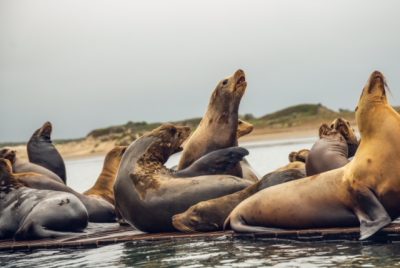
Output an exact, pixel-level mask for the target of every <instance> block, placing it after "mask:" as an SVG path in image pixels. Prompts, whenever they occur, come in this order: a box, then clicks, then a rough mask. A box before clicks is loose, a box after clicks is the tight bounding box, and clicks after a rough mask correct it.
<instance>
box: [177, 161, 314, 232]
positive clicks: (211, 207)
mask: <svg viewBox="0 0 400 268" xmlns="http://www.w3.org/2000/svg"><path fill="white" fill-rule="evenodd" d="M305 176H306V174H305V172H304V171H302V170H298V169H288V170H284V171H278V172H271V173H269V174H267V175H265V176H264V177H263V178H262V179H261V180H260V181H259V182H257V183H255V184H253V185H250V186H249V187H247V188H245V189H243V190H241V191H238V192H236V193H233V194H229V195H226V196H222V197H218V198H214V199H210V200H206V201H202V202H200V203H197V204H195V205H193V206H191V207H190V208H189V209H188V210H186V211H185V212H183V213H180V214H176V215H175V216H174V217H173V218H172V224H173V225H174V227H175V228H176V229H178V230H179V231H181V232H212V231H219V230H222V227H223V225H224V221H225V219H226V217H227V216H228V215H229V213H231V211H232V210H233V209H234V208H235V207H236V206H237V205H238V204H239V203H240V202H242V201H243V200H245V199H246V198H248V197H249V196H251V195H253V194H255V193H256V192H258V191H260V190H262V189H265V188H267V187H271V186H274V185H277V184H280V183H284V182H288V181H291V180H297V179H300V178H304V177H305Z"/></svg>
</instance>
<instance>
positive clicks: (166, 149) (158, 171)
mask: <svg viewBox="0 0 400 268" xmlns="http://www.w3.org/2000/svg"><path fill="white" fill-rule="evenodd" d="M188 136H189V128H188V127H180V126H174V125H171V124H164V125H161V126H160V127H158V128H156V129H154V130H153V131H151V132H150V133H147V134H145V135H143V136H142V137H140V138H139V139H137V140H136V141H134V142H133V143H132V144H131V145H130V146H129V147H128V149H127V150H126V151H125V154H124V156H123V157H122V160H121V165H120V168H119V171H118V175H117V179H116V181H115V184H114V193H115V204H116V209H117V210H119V212H120V213H121V215H122V217H123V218H124V219H125V220H126V221H127V222H128V223H129V224H131V225H133V226H135V227H136V228H138V229H139V230H141V231H145V232H166V231H174V230H175V229H174V227H173V226H172V216H173V215H175V214H178V213H181V212H183V211H185V210H186V209H188V208H189V207H190V206H192V205H193V204H196V203H198V202H200V201H203V200H208V199H212V198H216V197H219V196H223V195H227V194H231V193H234V192H237V191H240V190H242V189H244V188H245V187H247V186H249V185H250V182H248V181H246V180H243V179H241V178H237V177H233V176H230V175H207V176H198V177H192V178H174V177H173V173H174V172H175V171H173V170H170V169H167V168H166V167H165V166H164V163H165V162H166V161H167V160H168V158H169V156H170V155H171V154H173V153H176V152H178V151H180V150H182V148H181V145H182V143H183V141H184V140H185V139H186V138H187V137H188Z"/></svg>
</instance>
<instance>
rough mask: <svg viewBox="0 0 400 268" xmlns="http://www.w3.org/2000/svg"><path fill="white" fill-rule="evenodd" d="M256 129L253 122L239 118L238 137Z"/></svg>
mask: <svg viewBox="0 0 400 268" xmlns="http://www.w3.org/2000/svg"><path fill="white" fill-rule="evenodd" d="M253 129H254V126H253V124H251V123H249V122H246V121H244V120H241V119H239V120H238V127H237V131H236V137H237V138H238V139H239V138H241V137H243V136H246V135H247V134H250V133H251V132H252V131H253Z"/></svg>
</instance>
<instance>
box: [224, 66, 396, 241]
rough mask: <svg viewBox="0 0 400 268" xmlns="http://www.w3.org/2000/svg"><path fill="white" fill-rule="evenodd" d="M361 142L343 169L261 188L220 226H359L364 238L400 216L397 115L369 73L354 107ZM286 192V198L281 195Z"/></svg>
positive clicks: (378, 77) (378, 79)
mask: <svg viewBox="0 0 400 268" xmlns="http://www.w3.org/2000/svg"><path fill="white" fill-rule="evenodd" d="M356 122H357V125H358V128H359V131H360V135H361V143H360V145H359V147H358V149H357V152H356V154H355V156H354V158H353V160H352V161H350V162H349V163H348V164H347V165H345V166H344V167H341V168H338V169H334V170H331V171H328V172H324V173H321V174H318V175H315V176H311V177H307V178H304V179H300V180H297V181H292V182H288V183H284V184H280V185H276V186H274V187H270V188H267V189H264V190H262V191H260V192H258V193H256V194H255V195H253V196H251V197H249V198H248V199H246V200H244V201H243V202H242V203H240V204H239V205H238V206H237V207H236V208H235V209H234V210H233V211H232V212H231V214H230V216H229V217H228V218H227V220H226V221H225V227H226V228H228V227H231V228H232V229H233V230H235V231H237V232H268V231H274V230H276V228H291V229H301V228H323V227H350V226H357V225H360V239H366V238H368V237H370V236H371V235H373V234H375V233H376V232H377V231H379V230H380V229H381V228H383V227H385V226H386V225H388V224H389V223H391V221H392V220H393V219H395V218H397V217H398V216H399V215H400V206H399V205H398V204H399V202H400V170H399V169H398V167H399V165H400V157H399V151H400V140H399V139H398V137H399V135H400V115H399V114H398V113H397V112H396V111H395V110H394V109H393V108H392V107H391V106H390V104H389V103H388V100H387V97H386V82H385V78H384V76H383V75H382V74H381V73H380V72H378V71H375V72H373V73H372V74H371V76H370V78H369V80H368V82H367V84H366V86H365V87H364V89H363V91H362V94H361V97H360V100H359V102H358V106H357V108H356ZM287 193H290V194H287Z"/></svg>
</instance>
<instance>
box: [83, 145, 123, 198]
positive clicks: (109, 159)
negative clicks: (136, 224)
mask: <svg viewBox="0 0 400 268" xmlns="http://www.w3.org/2000/svg"><path fill="white" fill-rule="evenodd" d="M126 148H127V147H126V146H116V147H114V148H113V149H112V150H111V151H110V152H108V153H107V155H106V157H105V159H104V164H103V170H102V171H101V174H100V176H99V177H98V178H97V181H96V183H95V184H94V185H93V187H92V188H90V189H89V190H87V191H85V192H84V193H83V194H84V195H88V196H97V197H100V198H103V199H104V200H107V201H108V202H110V203H111V204H113V205H114V203H115V198H114V182H115V178H116V177H117V173H118V169H119V164H120V163H121V159H122V156H123V154H124V152H125V150H126Z"/></svg>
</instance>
